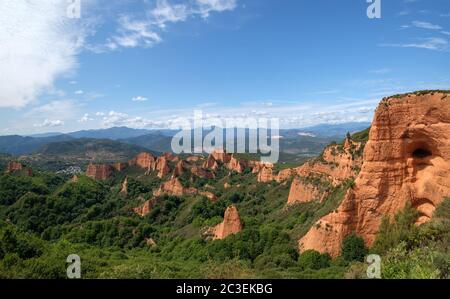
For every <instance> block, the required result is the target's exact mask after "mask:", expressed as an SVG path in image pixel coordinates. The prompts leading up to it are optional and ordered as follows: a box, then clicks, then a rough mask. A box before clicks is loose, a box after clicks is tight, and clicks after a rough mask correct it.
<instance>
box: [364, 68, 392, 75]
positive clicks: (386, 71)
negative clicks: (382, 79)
mask: <svg viewBox="0 0 450 299" xmlns="http://www.w3.org/2000/svg"><path fill="white" fill-rule="evenodd" d="M390 72H391V69H389V68H382V69H377V70H370V71H369V73H371V74H376V75H384V74H387V73H390Z"/></svg>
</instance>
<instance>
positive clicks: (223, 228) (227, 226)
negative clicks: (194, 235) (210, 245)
mask: <svg viewBox="0 0 450 299" xmlns="http://www.w3.org/2000/svg"><path fill="white" fill-rule="evenodd" d="M241 230H242V223H241V218H240V217H239V212H238V209H237V208H236V207H235V206H230V207H228V208H227V209H226V211H225V215H224V217H223V221H222V222H221V223H219V224H218V225H217V226H215V227H213V228H212V229H211V230H210V232H209V233H210V234H212V235H213V239H214V240H222V239H225V238H226V237H228V236H230V235H233V234H237V233H238V232H240V231H241Z"/></svg>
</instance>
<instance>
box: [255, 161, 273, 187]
mask: <svg viewBox="0 0 450 299" xmlns="http://www.w3.org/2000/svg"><path fill="white" fill-rule="evenodd" d="M274 180H275V176H274V175H273V168H272V167H271V166H266V165H264V166H263V167H262V169H261V170H260V171H259V173H258V182H260V183H269V182H272V181H274Z"/></svg>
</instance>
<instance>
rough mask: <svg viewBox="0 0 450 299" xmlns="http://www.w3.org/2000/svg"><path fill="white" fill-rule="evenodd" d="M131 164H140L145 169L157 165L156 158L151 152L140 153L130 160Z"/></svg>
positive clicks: (153, 167) (152, 168)
mask: <svg viewBox="0 0 450 299" xmlns="http://www.w3.org/2000/svg"><path fill="white" fill-rule="evenodd" d="M129 164H130V166H138V167H140V168H144V169H151V170H154V169H155V167H156V158H155V156H153V155H152V154H150V153H140V154H139V155H137V156H136V158H134V159H133V160H131V161H130V162H129Z"/></svg>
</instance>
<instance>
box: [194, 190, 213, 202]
mask: <svg viewBox="0 0 450 299" xmlns="http://www.w3.org/2000/svg"><path fill="white" fill-rule="evenodd" d="M198 194H199V195H201V196H204V197H206V198H207V199H209V200H210V201H212V202H215V201H217V196H216V195H215V194H214V193H212V192H209V191H199V192H198Z"/></svg>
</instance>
